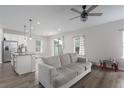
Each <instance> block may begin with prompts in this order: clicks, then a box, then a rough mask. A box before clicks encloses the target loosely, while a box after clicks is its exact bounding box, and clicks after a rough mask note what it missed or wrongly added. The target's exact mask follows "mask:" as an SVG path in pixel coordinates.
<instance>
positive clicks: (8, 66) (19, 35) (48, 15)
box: [0, 4, 124, 88]
mask: <svg viewBox="0 0 124 93" xmlns="http://www.w3.org/2000/svg"><path fill="white" fill-rule="evenodd" d="M123 10H124V5H101V4H93V5H92V4H91V5H88V4H86V5H84V4H83V5H15V6H14V5H3V6H2V5H0V13H1V16H0V41H1V42H0V47H1V48H0V87H1V88H34V87H35V88H44V87H45V88H124V85H123V81H124V75H123V73H124V63H123V62H124V59H123V58H124V26H123V24H124V12H123Z"/></svg>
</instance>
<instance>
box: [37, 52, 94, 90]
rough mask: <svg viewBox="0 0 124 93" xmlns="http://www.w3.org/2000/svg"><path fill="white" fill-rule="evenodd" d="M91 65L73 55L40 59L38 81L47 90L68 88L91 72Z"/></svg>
mask: <svg viewBox="0 0 124 93" xmlns="http://www.w3.org/2000/svg"><path fill="white" fill-rule="evenodd" d="M91 65H92V64H91V63H90V62H86V59H85V58H80V57H78V56H77V55H76V54H75V53H72V54H70V53H67V54H64V55H60V56H53V57H48V58H42V62H41V63H40V64H38V80H39V82H40V83H41V84H42V85H43V86H44V87H47V88H59V87H63V88H68V87H71V86H72V85H73V84H75V83H76V82H77V81H79V80H80V79H81V78H82V77H84V76H85V75H86V74H88V73H89V72H91Z"/></svg>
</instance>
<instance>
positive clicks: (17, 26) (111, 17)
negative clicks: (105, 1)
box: [0, 5, 124, 36]
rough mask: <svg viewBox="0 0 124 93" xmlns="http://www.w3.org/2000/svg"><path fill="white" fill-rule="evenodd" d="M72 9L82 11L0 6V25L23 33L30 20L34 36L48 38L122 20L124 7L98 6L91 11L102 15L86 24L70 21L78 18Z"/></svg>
mask: <svg viewBox="0 0 124 93" xmlns="http://www.w3.org/2000/svg"><path fill="white" fill-rule="evenodd" d="M72 7H73V8H76V9H78V10H82V9H81V6H77V5H76V6H74V5H73V6H70V5H58V6H57V5H52V6H50V5H40V6H38V5H32V6H31V5H30V6H29V5H27V6H26V5H25V6H19V5H17V6H12V5H11V6H8V5H7V6H2V5H1V6H0V25H1V26H2V27H4V28H8V29H13V30H17V31H24V30H23V29H24V28H23V26H24V24H26V25H27V27H29V26H28V25H29V23H28V19H29V18H32V19H33V28H34V29H33V31H32V33H34V34H36V35H44V36H49V35H55V34H58V33H63V32H67V31H74V30H76V29H79V28H86V27H91V26H95V25H99V24H103V23H107V22H111V21H116V20H119V19H123V18H124V6H116V5H109V6H108V5H107V6H98V7H97V8H96V9H94V10H93V11H92V12H101V13H103V15H102V16H101V17H89V18H88V20H87V22H82V21H80V18H77V19H75V20H73V21H70V20H69V18H72V17H75V16H78V14H77V13H75V12H72V11H70V8H72ZM37 21H40V25H38V24H37ZM27 29H28V28H27ZM58 29H61V30H58Z"/></svg>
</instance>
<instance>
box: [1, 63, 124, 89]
mask: <svg viewBox="0 0 124 93" xmlns="http://www.w3.org/2000/svg"><path fill="white" fill-rule="evenodd" d="M0 87H1V88H37V87H42V85H38V84H36V80H35V73H29V74H25V75H21V76H18V75H16V73H15V72H14V71H13V69H12V67H11V65H10V63H4V64H0ZM112 87H113V88H124V72H123V71H119V72H114V71H112V70H111V69H107V70H104V71H103V70H101V69H100V68H98V67H96V66H93V67H92V72H91V73H89V74H88V75H86V76H85V77H83V78H82V79H81V80H80V81H79V82H77V83H76V84H75V85H73V86H72V88H112Z"/></svg>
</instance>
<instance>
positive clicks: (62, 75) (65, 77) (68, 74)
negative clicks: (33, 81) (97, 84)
mask: <svg viewBox="0 0 124 93" xmlns="http://www.w3.org/2000/svg"><path fill="white" fill-rule="evenodd" d="M57 71H58V73H59V74H58V75H57V76H55V77H53V80H52V83H53V86H54V87H59V86H61V85H63V84H65V83H67V82H68V81H70V80H72V79H73V78H75V77H76V76H77V73H76V72H75V71H73V70H70V69H68V68H65V67H60V68H57Z"/></svg>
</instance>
